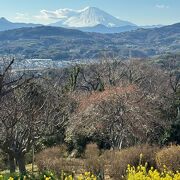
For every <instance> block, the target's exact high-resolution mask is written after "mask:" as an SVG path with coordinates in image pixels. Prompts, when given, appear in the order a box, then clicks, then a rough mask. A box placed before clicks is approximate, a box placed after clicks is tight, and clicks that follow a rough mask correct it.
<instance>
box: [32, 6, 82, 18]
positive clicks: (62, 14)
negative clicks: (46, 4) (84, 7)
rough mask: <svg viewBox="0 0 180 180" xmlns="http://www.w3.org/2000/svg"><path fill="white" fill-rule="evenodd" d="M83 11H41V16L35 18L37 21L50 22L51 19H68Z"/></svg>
mask: <svg viewBox="0 0 180 180" xmlns="http://www.w3.org/2000/svg"><path fill="white" fill-rule="evenodd" d="M80 11H81V10H73V9H67V8H65V9H58V10H55V11H48V10H41V11H40V14H39V15H37V16H35V18H37V19H39V20H40V19H42V20H50V19H58V20H61V19H66V18H69V17H71V16H74V15H76V14H78V13H79V12H80Z"/></svg>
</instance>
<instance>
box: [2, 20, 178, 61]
mask: <svg viewBox="0 0 180 180" xmlns="http://www.w3.org/2000/svg"><path fill="white" fill-rule="evenodd" d="M179 51H180V23H177V24H173V25H170V26H164V27H161V28H154V29H137V30H134V31H131V32H123V33H116V34H100V33H86V32H82V31H79V30H75V29H65V28H59V27H48V26H40V27H34V28H21V29H15V30H9V31H3V32H0V55H9V54H13V55H24V56H25V57H27V58H52V59H54V60H74V59H88V58H95V59H96V58H100V57H102V56H104V54H106V55H107V56H108V57H110V56H116V57H124V58H126V57H129V56H131V57H149V56H154V55H160V54H164V53H167V52H179Z"/></svg>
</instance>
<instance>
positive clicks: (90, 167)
mask: <svg viewBox="0 0 180 180" xmlns="http://www.w3.org/2000/svg"><path fill="white" fill-rule="evenodd" d="M84 167H85V169H86V171H90V172H92V173H93V174H95V175H97V176H103V175H104V168H105V161H104V159H103V158H102V156H100V150H99V148H98V146H97V145H96V144H88V145H87V146H86V151H85V160H84Z"/></svg>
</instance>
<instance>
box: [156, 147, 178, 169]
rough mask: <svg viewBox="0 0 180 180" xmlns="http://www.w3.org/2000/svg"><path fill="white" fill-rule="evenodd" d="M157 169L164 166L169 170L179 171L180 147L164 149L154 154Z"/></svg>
mask: <svg viewBox="0 0 180 180" xmlns="http://www.w3.org/2000/svg"><path fill="white" fill-rule="evenodd" d="M156 163H157V166H158V168H159V169H163V166H164V165H165V166H166V167H167V168H168V169H169V170H173V171H175V170H180V146H175V145H173V146H170V147H165V148H163V149H162V150H160V151H159V152H157V154H156Z"/></svg>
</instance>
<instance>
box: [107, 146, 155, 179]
mask: <svg viewBox="0 0 180 180" xmlns="http://www.w3.org/2000/svg"><path fill="white" fill-rule="evenodd" d="M157 150H158V148H157V147H155V146H150V145H147V144H146V145H139V146H134V147H130V148H127V149H123V150H121V151H108V152H105V153H104V159H105V161H106V162H109V168H108V169H109V175H110V176H111V177H113V178H114V179H119V177H121V176H122V175H124V174H125V172H126V167H127V164H131V165H133V166H138V165H139V164H140V163H145V162H147V163H148V167H150V166H154V167H156V163H155V153H156V152H157ZM140 157H141V158H140ZM140 161H141V162H140Z"/></svg>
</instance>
